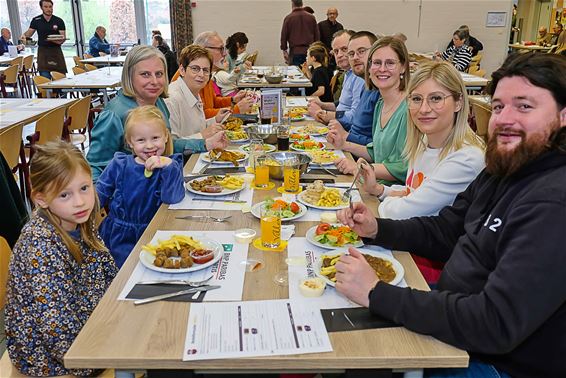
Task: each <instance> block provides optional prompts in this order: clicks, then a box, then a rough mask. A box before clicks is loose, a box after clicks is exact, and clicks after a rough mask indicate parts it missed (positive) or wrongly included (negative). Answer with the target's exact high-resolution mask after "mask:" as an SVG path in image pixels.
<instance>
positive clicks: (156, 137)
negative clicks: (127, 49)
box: [96, 105, 185, 267]
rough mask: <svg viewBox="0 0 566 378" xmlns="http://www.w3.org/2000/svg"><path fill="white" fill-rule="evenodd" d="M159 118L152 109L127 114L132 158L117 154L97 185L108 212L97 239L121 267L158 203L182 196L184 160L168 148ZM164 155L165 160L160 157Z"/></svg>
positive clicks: (163, 123)
mask: <svg viewBox="0 0 566 378" xmlns="http://www.w3.org/2000/svg"><path fill="white" fill-rule="evenodd" d="M168 135H169V132H168V130H167V126H166V123H165V119H164V118H163V113H161V111H160V110H159V109H158V108H157V107H156V106H154V105H145V106H140V107H138V108H135V109H133V110H132V111H130V112H129V114H128V118H127V119H126V125H125V127H124V141H125V143H126V144H127V145H128V146H129V147H130V149H131V150H132V153H133V154H125V153H123V152H116V154H115V155H114V158H113V159H112V161H111V162H110V164H108V167H106V169H105V170H104V172H102V174H101V175H100V177H99V178H98V181H97V182H96V191H97V192H98V196H99V198H100V205H101V206H103V207H105V206H108V207H109V209H110V210H109V213H108V216H107V217H106V218H104V220H103V221H102V224H101V225H100V235H101V236H102V239H103V240H104V242H105V243H106V245H107V246H108V249H109V250H110V253H111V254H112V256H113V257H114V259H115V261H116V265H118V267H121V266H122V265H123V264H124V262H125V261H126V259H127V258H128V256H129V254H130V252H132V249H133V248H134V245H135V244H136V243H137V242H138V239H139V238H140V237H141V235H142V234H143V232H144V231H145V228H146V227H147V225H148V224H149V222H150V221H151V219H152V218H153V216H154V215H155V213H156V212H157V210H158V209H159V206H161V204H162V203H166V204H172V203H177V202H179V201H181V200H182V199H183V198H184V197H185V187H184V185H183V184H184V182H183V156H182V155H181V154H174V155H171V153H172V152H173V148H172V145H171V141H169V137H168ZM164 155H166V156H164Z"/></svg>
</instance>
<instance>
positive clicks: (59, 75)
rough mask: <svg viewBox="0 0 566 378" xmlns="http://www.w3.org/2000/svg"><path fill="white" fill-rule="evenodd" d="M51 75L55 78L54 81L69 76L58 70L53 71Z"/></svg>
mask: <svg viewBox="0 0 566 378" xmlns="http://www.w3.org/2000/svg"><path fill="white" fill-rule="evenodd" d="M50 73H51V77H52V78H53V81H55V80H61V79H64V78H66V77H67V75H65V74H62V73H61V72H57V71H51V72H50Z"/></svg>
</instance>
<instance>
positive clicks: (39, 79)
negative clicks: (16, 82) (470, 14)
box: [33, 75, 51, 98]
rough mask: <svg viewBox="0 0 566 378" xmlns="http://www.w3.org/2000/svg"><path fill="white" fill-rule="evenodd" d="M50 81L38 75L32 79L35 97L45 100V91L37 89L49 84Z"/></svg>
mask: <svg viewBox="0 0 566 378" xmlns="http://www.w3.org/2000/svg"><path fill="white" fill-rule="evenodd" d="M50 81H51V80H49V79H48V78H46V77H43V76H39V75H37V76H34V77H33V82H34V84H35V86H36V87H37V97H40V98H47V91H46V90H45V89H41V88H39V85H41V84H45V83H49V82H50Z"/></svg>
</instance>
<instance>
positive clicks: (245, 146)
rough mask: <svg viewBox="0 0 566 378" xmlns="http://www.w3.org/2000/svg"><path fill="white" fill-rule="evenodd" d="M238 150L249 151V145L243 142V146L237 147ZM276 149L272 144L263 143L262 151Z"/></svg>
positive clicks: (266, 151)
mask: <svg viewBox="0 0 566 378" xmlns="http://www.w3.org/2000/svg"><path fill="white" fill-rule="evenodd" d="M238 149H239V150H240V151H243V152H245V153H249V152H250V145H249V143H248V144H244V145H243V146H240V148H238ZM276 149H277V147H275V146H274V145H273V144H267V143H264V144H263V151H265V153H268V152H273V151H275V150H276Z"/></svg>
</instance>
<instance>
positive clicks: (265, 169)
mask: <svg viewBox="0 0 566 378" xmlns="http://www.w3.org/2000/svg"><path fill="white" fill-rule="evenodd" d="M258 163H259V162H258ZM254 173H255V186H257V187H259V188H265V187H266V186H268V185H269V166H267V165H263V164H261V163H259V164H256V166H255V169H254Z"/></svg>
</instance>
